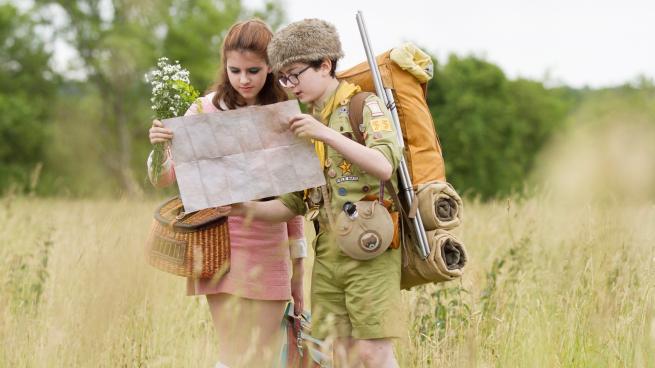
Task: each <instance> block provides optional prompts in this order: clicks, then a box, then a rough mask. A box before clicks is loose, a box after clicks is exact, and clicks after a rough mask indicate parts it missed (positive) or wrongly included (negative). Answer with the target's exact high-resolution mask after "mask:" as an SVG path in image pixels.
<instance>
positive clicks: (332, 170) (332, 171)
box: [328, 168, 337, 178]
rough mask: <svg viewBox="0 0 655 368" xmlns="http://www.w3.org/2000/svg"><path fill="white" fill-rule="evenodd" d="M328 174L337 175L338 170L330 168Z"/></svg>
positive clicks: (330, 175)
mask: <svg viewBox="0 0 655 368" xmlns="http://www.w3.org/2000/svg"><path fill="white" fill-rule="evenodd" d="M328 176H329V177H331V178H334V177H335V176H337V172H336V171H335V170H334V168H330V170H328Z"/></svg>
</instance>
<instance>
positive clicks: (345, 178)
mask: <svg viewBox="0 0 655 368" xmlns="http://www.w3.org/2000/svg"><path fill="white" fill-rule="evenodd" d="M346 181H359V176H354V175H351V176H342V177H340V178H338V179H337V184H341V183H343V182H346Z"/></svg>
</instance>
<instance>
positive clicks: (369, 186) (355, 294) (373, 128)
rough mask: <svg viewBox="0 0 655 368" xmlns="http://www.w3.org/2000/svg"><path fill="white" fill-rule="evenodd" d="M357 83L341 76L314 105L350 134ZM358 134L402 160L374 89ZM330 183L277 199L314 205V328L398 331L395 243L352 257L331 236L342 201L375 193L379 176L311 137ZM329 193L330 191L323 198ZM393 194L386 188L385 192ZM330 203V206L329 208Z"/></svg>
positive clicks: (342, 332)
mask: <svg viewBox="0 0 655 368" xmlns="http://www.w3.org/2000/svg"><path fill="white" fill-rule="evenodd" d="M357 92H359V87H358V86H355V85H352V84H349V83H347V82H345V81H342V82H340V84H339V87H338V88H337V89H336V91H335V92H334V94H333V95H332V97H331V98H329V99H328V101H327V102H326V104H325V106H315V107H314V111H315V112H321V113H320V114H319V115H320V118H321V121H322V122H323V123H324V124H327V125H328V126H329V127H330V128H331V129H334V130H336V131H338V132H340V133H341V134H343V135H344V136H346V137H347V138H350V139H355V138H354V135H353V132H352V127H351V124H350V121H349V116H348V108H349V102H350V98H351V97H352V96H353V95H355V94H356V93H357ZM362 125H363V127H361V128H360V130H362V131H363V136H364V138H365V141H366V146H367V147H369V148H372V149H376V150H378V151H379V152H381V153H382V155H383V156H384V157H385V158H386V159H387V160H388V161H389V162H390V163H391V165H392V167H393V169H394V175H392V179H391V180H392V183H393V184H394V187H396V175H395V170H396V169H397V168H398V165H399V162H400V157H401V156H400V155H401V152H400V147H399V146H398V143H397V142H398V141H397V137H396V132H395V131H394V127H393V124H392V120H391V116H390V113H389V111H388V110H387V109H386V107H385V106H384V104H383V102H382V101H381V100H380V99H379V98H378V97H377V96H375V95H371V96H369V97H367V98H366V100H365V102H364V111H363V123H362ZM315 144H316V148H317V153H318V155H319V159H320V160H321V163H322V166H323V172H324V174H325V177H326V181H327V185H326V188H324V189H323V190H322V191H321V190H317V189H313V190H311V191H309V193H305V194H304V195H303V194H300V193H295V194H288V195H284V196H282V197H280V198H279V199H280V200H281V201H282V203H284V204H285V205H286V206H287V207H288V208H290V209H291V210H292V211H293V212H295V213H297V214H307V213H308V212H309V213H312V212H313V211H318V216H317V219H318V222H319V223H320V231H319V233H318V234H317V236H316V238H315V239H314V243H313V246H314V250H315V254H316V257H315V261H314V268H313V273H312V287H311V301H312V315H313V318H312V319H313V328H312V335H314V336H315V337H317V338H325V337H327V336H328V335H333V336H339V337H342V336H352V337H354V338H357V339H379V338H390V337H400V335H401V334H402V331H403V326H404V323H403V317H402V316H401V313H400V269H401V267H400V261H401V250H400V249H388V250H386V251H385V252H383V253H382V254H380V255H379V256H377V257H376V258H373V259H371V260H366V261H358V260H354V259H352V258H351V257H349V256H347V255H346V254H344V253H343V252H342V251H341V250H340V249H339V246H338V244H337V243H336V240H335V236H334V231H333V229H332V228H331V226H333V225H331V224H330V222H331V221H330V217H329V216H332V218H336V216H337V215H338V214H339V212H340V211H343V205H344V204H345V203H346V202H352V203H354V202H357V201H359V200H361V199H362V198H363V197H365V196H367V195H378V194H379V192H380V180H379V179H378V178H376V177H374V176H372V175H370V174H368V173H366V172H364V171H363V170H362V169H360V168H359V167H358V166H357V165H355V164H353V163H352V162H350V161H348V159H346V158H345V157H343V156H342V155H341V154H340V153H339V152H338V151H336V150H334V149H333V148H332V147H330V146H328V145H325V144H323V143H322V142H318V141H317V142H315ZM325 196H327V198H325ZM384 197H385V199H387V200H391V198H390V196H389V193H384ZM328 211H331V213H328Z"/></svg>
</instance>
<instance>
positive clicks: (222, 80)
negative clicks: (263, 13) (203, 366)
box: [210, 19, 288, 110]
mask: <svg viewBox="0 0 655 368" xmlns="http://www.w3.org/2000/svg"><path fill="white" fill-rule="evenodd" d="M272 37H273V32H272V31H271V29H270V28H269V27H268V26H267V25H266V23H264V22H262V21H261V20H259V19H251V20H246V21H242V22H238V23H236V24H234V25H233V26H232V27H230V29H229V30H228V32H227V34H226V35H225V39H224V40H223V47H222V48H221V65H220V68H219V76H218V81H217V82H216V84H215V85H214V86H213V87H211V88H210V91H216V95H214V98H213V99H212V103H213V104H214V106H216V108H217V109H219V110H223V107H222V106H221V101H222V102H223V103H224V106H227V108H228V109H230V110H233V109H236V108H237V107H241V106H245V105H246V101H245V100H244V99H243V97H241V95H240V94H239V93H238V92H237V91H236V90H235V89H234V87H232V85H231V84H230V79H229V78H228V75H227V63H226V61H227V60H226V58H227V53H228V52H230V51H238V52H243V51H250V52H252V53H253V54H255V55H257V56H258V57H261V58H262V59H264V60H266V64H269V61H268V55H267V54H266V47H267V46H268V43H269V42H270V41H271V38H272ZM287 99H288V96H287V94H286V93H285V92H284V90H283V89H282V87H281V86H280V85H279V84H278V83H277V82H276V81H275V78H274V76H273V73H268V75H267V76H266V82H265V83H264V87H262V89H261V91H259V93H258V94H257V103H258V104H261V105H268V104H272V103H276V102H280V101H286V100H287Z"/></svg>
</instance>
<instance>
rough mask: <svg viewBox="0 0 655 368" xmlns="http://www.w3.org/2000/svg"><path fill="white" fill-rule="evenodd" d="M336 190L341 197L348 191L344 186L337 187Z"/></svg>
mask: <svg viewBox="0 0 655 368" xmlns="http://www.w3.org/2000/svg"><path fill="white" fill-rule="evenodd" d="M337 192H338V193H339V195H340V196H342V197H344V196H345V195H346V194H348V191H347V190H346V188H339V190H338V191H337Z"/></svg>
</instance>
